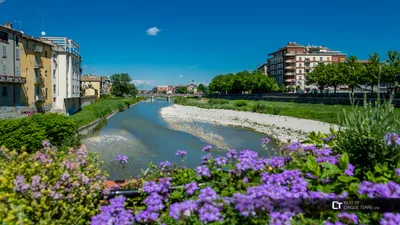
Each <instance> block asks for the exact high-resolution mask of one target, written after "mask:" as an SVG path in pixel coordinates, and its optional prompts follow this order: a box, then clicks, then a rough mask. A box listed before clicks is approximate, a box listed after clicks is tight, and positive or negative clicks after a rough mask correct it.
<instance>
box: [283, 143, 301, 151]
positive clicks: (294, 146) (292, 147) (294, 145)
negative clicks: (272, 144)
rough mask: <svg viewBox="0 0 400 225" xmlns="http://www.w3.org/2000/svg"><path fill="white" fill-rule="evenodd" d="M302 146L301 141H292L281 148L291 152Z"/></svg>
mask: <svg viewBox="0 0 400 225" xmlns="http://www.w3.org/2000/svg"><path fill="white" fill-rule="evenodd" d="M300 148H301V144H300V142H294V143H290V144H288V145H287V146H283V147H282V148H281V151H285V150H288V151H289V152H294V151H297V150H299V149H300Z"/></svg>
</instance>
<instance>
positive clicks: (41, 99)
mask: <svg viewBox="0 0 400 225" xmlns="http://www.w3.org/2000/svg"><path fill="white" fill-rule="evenodd" d="M45 100H46V98H45V97H44V96H43V95H35V101H36V102H44V101H45Z"/></svg>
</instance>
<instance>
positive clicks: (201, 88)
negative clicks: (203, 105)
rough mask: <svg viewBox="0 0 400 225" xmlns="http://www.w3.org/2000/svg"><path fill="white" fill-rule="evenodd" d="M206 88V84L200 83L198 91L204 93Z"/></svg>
mask: <svg viewBox="0 0 400 225" xmlns="http://www.w3.org/2000/svg"><path fill="white" fill-rule="evenodd" d="M205 89H206V86H205V85H204V84H199V87H198V88H197V91H198V92H201V93H204V91H205Z"/></svg>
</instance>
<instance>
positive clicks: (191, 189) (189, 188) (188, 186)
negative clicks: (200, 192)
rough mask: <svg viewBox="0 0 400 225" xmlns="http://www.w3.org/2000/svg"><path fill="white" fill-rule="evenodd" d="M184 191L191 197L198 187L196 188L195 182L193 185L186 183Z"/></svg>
mask: <svg viewBox="0 0 400 225" xmlns="http://www.w3.org/2000/svg"><path fill="white" fill-rule="evenodd" d="M185 189H186V193H187V194H188V195H193V194H194V192H195V191H196V190H197V189H199V187H198V185H197V183H196V182H193V183H188V184H186V185H185Z"/></svg>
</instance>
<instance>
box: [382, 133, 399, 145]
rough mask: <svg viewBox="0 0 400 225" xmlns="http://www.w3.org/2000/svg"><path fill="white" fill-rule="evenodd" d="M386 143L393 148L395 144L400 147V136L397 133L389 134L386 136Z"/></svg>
mask: <svg viewBox="0 0 400 225" xmlns="http://www.w3.org/2000/svg"><path fill="white" fill-rule="evenodd" d="M385 141H386V144H387V145H388V146H392V145H393V143H395V144H396V145H399V146H400V136H399V135H398V134H396V133H387V134H386V135H385Z"/></svg>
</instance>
